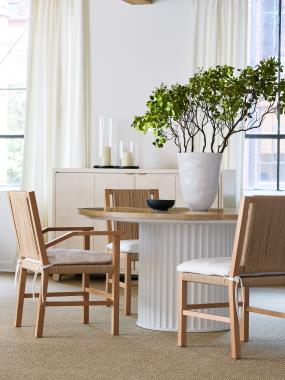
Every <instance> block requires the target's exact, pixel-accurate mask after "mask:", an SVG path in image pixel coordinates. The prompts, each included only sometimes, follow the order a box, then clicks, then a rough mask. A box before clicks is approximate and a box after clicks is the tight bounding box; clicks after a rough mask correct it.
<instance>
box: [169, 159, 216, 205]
mask: <svg viewBox="0 0 285 380" xmlns="http://www.w3.org/2000/svg"><path fill="white" fill-rule="evenodd" d="M177 157H178V168H179V176H180V185H181V191H182V195H183V199H184V201H185V202H186V204H187V206H188V207H189V208H190V210H193V211H203V210H208V209H209V208H210V207H211V205H212V204H213V202H214V200H215V197H216V194H217V190H218V184H219V177H220V167H221V160H222V153H178V155H177Z"/></svg>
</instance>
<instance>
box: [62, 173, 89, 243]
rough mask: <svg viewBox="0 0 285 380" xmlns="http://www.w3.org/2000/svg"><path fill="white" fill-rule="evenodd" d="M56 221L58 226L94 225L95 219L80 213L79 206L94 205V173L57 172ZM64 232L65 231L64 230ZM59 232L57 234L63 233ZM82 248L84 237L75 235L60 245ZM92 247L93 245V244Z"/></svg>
mask: <svg viewBox="0 0 285 380" xmlns="http://www.w3.org/2000/svg"><path fill="white" fill-rule="evenodd" d="M55 176H56V178H55V223H56V226H57V227H72V226H75V227H76V226H80V227H81V226H91V227H92V226H93V224H94V223H93V221H92V220H89V219H88V218H86V217H85V216H82V215H79V214H78V208H79V207H94V174H92V173H56V174H55ZM63 233H64V232H63ZM63 233H58V234H57V235H60V234H63ZM59 246H60V247H65V248H82V247H83V237H74V238H71V239H68V240H67V241H66V242H62V243H60V245H59ZM91 247H92V245H91Z"/></svg>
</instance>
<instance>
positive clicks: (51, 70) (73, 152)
mask: <svg viewBox="0 0 285 380" xmlns="http://www.w3.org/2000/svg"><path fill="white" fill-rule="evenodd" d="M29 36H30V37H29V48H28V49H29V50H28V80H27V106H26V125H25V145H24V162H23V175H22V188H23V189H25V190H35V191H36V196H37V201H38V205H39V209H40V213H41V217H42V221H43V223H44V224H46V223H47V222H48V219H49V217H50V214H51V213H50V211H51V199H52V175H53V169H55V168H59V167H61V168H63V167H64V168H68V167H73V168H76V167H81V168H82V167H86V166H87V165H88V161H89V157H88V136H89V82H90V81H89V44H88V38H89V31H88V0H49V1H47V0H31V12H30V31H29Z"/></svg>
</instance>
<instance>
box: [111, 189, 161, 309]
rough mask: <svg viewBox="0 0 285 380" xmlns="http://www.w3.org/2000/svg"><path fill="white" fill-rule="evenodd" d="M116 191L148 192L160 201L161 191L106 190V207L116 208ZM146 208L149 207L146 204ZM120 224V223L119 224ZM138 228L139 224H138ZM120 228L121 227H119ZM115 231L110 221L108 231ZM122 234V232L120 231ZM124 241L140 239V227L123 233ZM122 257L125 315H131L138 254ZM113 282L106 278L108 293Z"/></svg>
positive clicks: (125, 254) (127, 254)
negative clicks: (114, 201)
mask: <svg viewBox="0 0 285 380" xmlns="http://www.w3.org/2000/svg"><path fill="white" fill-rule="evenodd" d="M116 191H125V192H133V193H134V194H136V193H137V194H140V193H142V192H147V193H148V195H149V198H153V199H158V198H159V190H158V189H105V207H114V203H113V197H114V194H115V192H116ZM115 207H121V205H115ZM129 207H134V205H129ZM145 207H147V205H146V204H145ZM119 224H120V223H119ZM122 224H123V225H125V226H126V225H129V226H130V225H134V224H135V223H122ZM136 226H137V224H136ZM118 228H119V227H118ZM113 229H114V222H112V221H110V220H108V221H107V230H108V231H112V230H113ZM120 232H121V231H120ZM123 239H127V240H130V239H138V226H137V227H136V229H135V231H134V230H132V231H130V230H129V231H128V232H127V236H122V232H121V240H123ZM108 242H109V243H111V242H112V239H111V238H109V239H108ZM121 257H122V258H123V261H124V281H120V287H121V288H123V289H124V313H125V315H131V312H132V305H131V297H132V293H131V291H132V287H133V286H137V285H138V281H137V280H132V263H134V262H136V261H138V254H137V253H135V252H134V253H125V252H121ZM111 282H112V280H111V279H110V278H109V276H108V274H107V278H106V291H108V289H109V286H110V283H111Z"/></svg>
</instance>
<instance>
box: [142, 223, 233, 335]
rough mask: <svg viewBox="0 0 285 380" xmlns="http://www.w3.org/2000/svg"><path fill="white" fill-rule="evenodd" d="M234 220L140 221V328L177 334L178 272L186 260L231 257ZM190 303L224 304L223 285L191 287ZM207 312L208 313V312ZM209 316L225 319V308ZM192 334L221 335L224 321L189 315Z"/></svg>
mask: <svg viewBox="0 0 285 380" xmlns="http://www.w3.org/2000/svg"><path fill="white" fill-rule="evenodd" d="M235 228H236V222H232V221H229V222H228V221H211V222H210V221H209V222H183V223H171V222H167V223H149V222H148V223H140V227H139V231H140V273H139V277H140V278H139V290H138V321H137V325H138V326H139V327H143V328H147V329H152V330H162V331H177V272H176V267H177V265H178V264H180V263H182V262H183V261H187V260H191V259H199V258H207V257H222V256H224V257H225V256H231V254H232V246H233V239H234V233H235ZM188 286H189V288H188V303H208V302H226V301H227V299H228V296H227V289H226V287H223V286H214V285H202V284H190V285H188ZM206 312H207V310H206ZM209 312H211V313H216V314H219V315H227V310H225V309H216V310H215V309H211V310H209ZM187 320H188V322H187V323H188V327H187V330H188V331H204V332H205V331H220V330H226V329H228V328H229V326H228V325H227V324H225V323H219V322H215V321H210V320H205V319H200V318H192V317H188V318H187Z"/></svg>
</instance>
